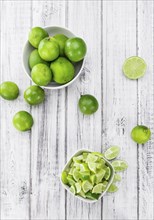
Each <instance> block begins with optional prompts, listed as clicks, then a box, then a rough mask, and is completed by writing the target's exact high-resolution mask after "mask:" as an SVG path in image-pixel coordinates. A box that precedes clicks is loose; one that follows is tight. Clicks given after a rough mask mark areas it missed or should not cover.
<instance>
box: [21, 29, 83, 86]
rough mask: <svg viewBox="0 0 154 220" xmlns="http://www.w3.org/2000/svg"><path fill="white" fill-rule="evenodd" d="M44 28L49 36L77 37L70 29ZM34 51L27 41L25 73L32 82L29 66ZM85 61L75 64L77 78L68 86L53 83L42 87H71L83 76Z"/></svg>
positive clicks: (23, 58) (24, 49)
mask: <svg viewBox="0 0 154 220" xmlns="http://www.w3.org/2000/svg"><path fill="white" fill-rule="evenodd" d="M43 28H44V29H45V30H46V31H47V32H48V34H49V36H53V35H55V34H64V35H66V36H67V37H68V38H71V37H75V35H74V34H73V33H72V32H71V31H69V30H68V29H66V28H63V27H56V26H55V27H54V26H51V27H43ZM34 49H35V48H34V47H32V46H31V45H30V43H29V42H28V41H26V43H25V45H24V48H23V57H22V63H23V68H24V71H25V73H26V74H27V76H28V77H29V78H30V79H31V80H32V78H31V70H30V67H29V64H28V59H29V55H30V53H31V52H32V50H34ZM84 61H85V58H84V59H83V60H82V61H80V62H77V63H74V67H75V76H74V78H73V79H72V80H71V81H70V82H68V83H66V84H63V85H60V84H58V83H56V82H51V83H50V84H48V85H47V86H41V87H43V88H45V89H62V88H64V87H67V86H69V85H71V84H72V83H73V82H74V81H75V80H76V79H77V78H78V77H79V75H80V74H81V71H82V69H83V66H84Z"/></svg>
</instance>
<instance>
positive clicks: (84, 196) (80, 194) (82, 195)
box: [78, 189, 86, 198]
mask: <svg viewBox="0 0 154 220" xmlns="http://www.w3.org/2000/svg"><path fill="white" fill-rule="evenodd" d="M78 195H79V196H81V197H83V198H86V195H85V193H84V192H83V190H82V189H81V191H80V192H79V193H78Z"/></svg>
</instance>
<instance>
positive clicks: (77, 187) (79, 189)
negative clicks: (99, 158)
mask: <svg viewBox="0 0 154 220" xmlns="http://www.w3.org/2000/svg"><path fill="white" fill-rule="evenodd" d="M75 188H76V192H77V193H79V192H80V191H81V184H80V183H75Z"/></svg>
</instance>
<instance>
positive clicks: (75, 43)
mask: <svg viewBox="0 0 154 220" xmlns="http://www.w3.org/2000/svg"><path fill="white" fill-rule="evenodd" d="M64 51H65V55H66V56H67V57H68V59H69V60H70V61H72V62H79V61H80V60H82V59H83V58H84V57H85V55H86V52H87V46H86V43H85V42H84V40H83V39H81V38H79V37H73V38H70V39H68V40H67V41H66V43H65V49H64Z"/></svg>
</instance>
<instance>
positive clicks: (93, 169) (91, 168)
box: [88, 162, 97, 173]
mask: <svg viewBox="0 0 154 220" xmlns="http://www.w3.org/2000/svg"><path fill="white" fill-rule="evenodd" d="M88 167H89V169H90V170H91V171H92V172H93V173H96V170H97V163H93V162H88Z"/></svg>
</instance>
